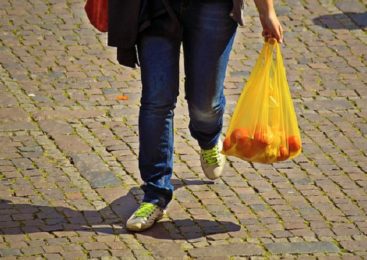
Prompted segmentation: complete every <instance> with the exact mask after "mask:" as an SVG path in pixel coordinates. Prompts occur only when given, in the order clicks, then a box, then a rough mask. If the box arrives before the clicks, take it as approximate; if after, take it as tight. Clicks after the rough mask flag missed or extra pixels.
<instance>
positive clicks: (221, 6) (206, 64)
mask: <svg viewBox="0 0 367 260" xmlns="http://www.w3.org/2000/svg"><path fill="white" fill-rule="evenodd" d="M231 8H232V1H227V2H223V1H222V2H210V1H207V2H202V1H191V4H190V6H189V7H188V9H187V10H186V12H185V13H184V17H183V26H184V33H183V47H184V57H185V74H186V75H185V76H186V79H185V91H186V99H187V101H188V107H189V115H190V123H189V129H190V132H191V135H192V136H193V137H194V138H195V139H196V140H197V141H198V143H199V145H200V147H201V148H203V149H209V148H212V147H213V146H214V145H215V144H216V143H217V142H218V139H219V137H220V134H221V130H222V125H223V113H224V109H225V96H224V93H223V89H224V86H223V84H224V78H225V74H226V68H227V64H228V60H229V55H230V51H231V49H232V45H233V41H234V38H235V33H236V29H237V24H236V22H235V21H234V20H233V19H232V18H231V17H230V16H229V13H230V11H231Z"/></svg>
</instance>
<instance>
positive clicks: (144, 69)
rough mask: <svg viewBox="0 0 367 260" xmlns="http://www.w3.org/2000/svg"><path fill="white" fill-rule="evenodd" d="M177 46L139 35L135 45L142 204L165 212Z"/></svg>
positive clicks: (169, 193)
mask: <svg viewBox="0 0 367 260" xmlns="http://www.w3.org/2000/svg"><path fill="white" fill-rule="evenodd" d="M179 51H180V42H179V41H178V40H176V41H175V40H173V39H170V38H166V37H163V36H152V35H144V34H143V35H142V36H141V37H140V40H139V42H138V53H139V59H140V64H141V77H142V85H143V89H142V97H141V107H140V112H139V170H140V174H141V178H142V180H143V181H144V184H143V185H142V189H143V190H144V198H143V201H144V202H151V203H154V204H157V205H159V206H160V207H162V208H165V207H166V206H167V205H168V203H169V202H170V201H171V199H172V194H173V190H174V188H173V185H172V184H171V176H172V167H173V115H174V108H175V105H176V100H177V96H178V87H179V75H178V74H179Z"/></svg>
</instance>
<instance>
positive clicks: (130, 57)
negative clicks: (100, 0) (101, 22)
mask: <svg viewBox="0 0 367 260" xmlns="http://www.w3.org/2000/svg"><path fill="white" fill-rule="evenodd" d="M140 2H141V0H123V1H121V0H108V38H107V44H108V45H109V46H112V47H117V60H118V62H119V63H120V64H121V65H124V66H128V67H132V68H134V67H135V66H136V64H137V56H136V50H135V43H136V39H137V36H138V28H139V12H140Z"/></svg>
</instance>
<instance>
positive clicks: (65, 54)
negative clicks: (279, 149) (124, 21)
mask: <svg viewBox="0 0 367 260" xmlns="http://www.w3.org/2000/svg"><path fill="white" fill-rule="evenodd" d="M83 2H84V1H79V0H66V1H58V0H32V1H31V0H1V1H0V14H1V16H0V35H1V41H0V82H1V83H0V91H1V92H0V93H1V95H0V122H1V123H0V199H1V200H0V257H1V258H2V259H15V258H21V259H35V258H48V259H62V258H65V259H86V258H88V259H90V258H103V259H110V258H121V259H242V258H249V257H251V258H252V259H264V258H266V259H267V258H271V259H278V258H281V257H284V258H286V259H288V258H289V259H293V258H302V259H314V258H318V259H340V258H342V259H362V258H367V214H366V213H367V196H366V195H367V175H366V172H367V124H366V121H367V78H366V75H367V66H366V65H367V61H366V57H367V34H366V28H367V13H366V11H367V6H366V4H367V3H366V1H365V0H333V1H332V0H303V1H293V0H287V1H276V2H277V10H278V14H279V16H280V19H281V21H282V23H283V24H284V26H285V28H286V33H285V44H284V48H283V55H284V59H285V64H286V66H287V72H288V80H289V83H290V86H291V92H292V95H293V98H294V103H295V106H296V110H297V113H298V119H299V123H300V127H301V129H302V137H303V145H304V151H303V153H302V155H300V156H299V157H297V158H296V159H294V160H292V161H287V162H282V163H277V164H274V165H262V164H250V163H246V162H243V161H240V160H237V159H234V158H229V160H228V161H229V162H228V164H227V166H226V170H225V173H224V175H223V177H222V178H220V179H219V180H217V181H215V182H212V181H209V180H207V179H205V177H204V175H203V173H202V171H201V169H200V161H199V156H198V151H199V149H198V146H197V144H196V142H195V141H194V140H193V139H192V138H191V137H190V134H189V132H188V130H187V125H188V116H187V107H186V105H185V101H184V98H183V93H182V92H183V91H181V95H180V99H179V102H178V106H177V109H176V118H175V138H176V143H175V170H174V177H173V183H174V185H175V188H176V190H175V198H174V201H173V202H172V203H171V204H170V206H169V209H168V214H167V216H166V217H165V218H164V219H162V220H161V221H160V222H159V223H158V224H157V225H156V226H155V227H154V228H152V229H151V230H149V231H146V232H143V233H139V234H134V233H130V232H127V231H126V229H125V226H124V223H125V221H126V219H127V217H128V216H129V215H130V213H131V212H132V211H133V210H134V209H135V207H136V206H137V203H138V201H139V200H140V199H141V196H142V192H141V190H140V189H139V185H140V184H141V180H140V176H139V172H138V166H137V164H138V163H137V153H138V150H137V148H138V137H137V115H138V106H139V95H140V81H139V70H132V69H127V68H123V67H121V66H120V65H118V64H117V62H116V61H115V50H114V49H113V48H108V47H106V44H105V43H106V34H102V33H98V32H96V31H95V30H94V29H93V28H92V27H91V26H90V24H89V23H88V21H87V19H86V17H85V14H84V11H83V5H84V3H83ZM247 5H248V6H247V8H246V26H245V27H243V28H241V29H239V31H238V35H237V38H236V43H235V47H234V50H233V53H232V55H231V60H230V64H229V70H228V76H227V78H226V94H227V100H228V106H227V113H226V125H225V129H226V127H227V124H228V119H229V116H230V114H231V113H232V112H233V108H234V105H235V102H236V100H237V98H238V95H239V94H240V92H241V90H242V87H243V85H244V83H245V81H246V79H247V77H248V75H249V72H250V70H251V68H252V66H253V64H254V62H255V59H256V57H257V53H258V51H259V50H260V48H261V45H262V39H261V29H260V26H259V21H258V18H257V13H256V10H255V7H254V5H253V3H252V1H247ZM181 71H182V70H181ZM182 83H183V77H181V84H182ZM117 95H127V96H128V98H129V99H128V100H123V101H120V100H116V96H117Z"/></svg>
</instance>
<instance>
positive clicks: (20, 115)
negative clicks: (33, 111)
mask: <svg viewBox="0 0 367 260" xmlns="http://www.w3.org/2000/svg"><path fill="white" fill-rule="evenodd" d="M9 121H10V122H11V121H23V122H29V121H30V118H29V116H28V115H27V113H26V112H25V111H24V110H22V109H21V108H17V107H14V108H13V107H11V108H0V122H1V123H5V122H9Z"/></svg>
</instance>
